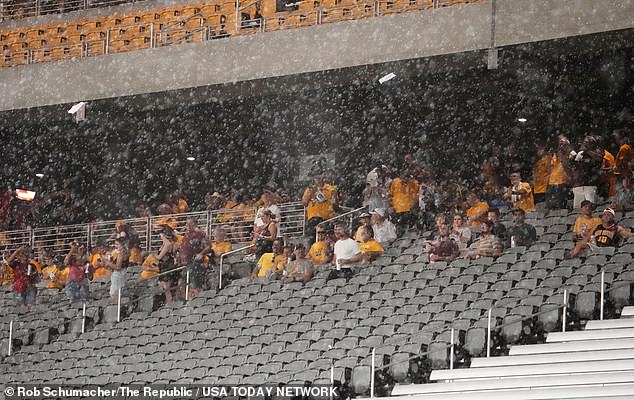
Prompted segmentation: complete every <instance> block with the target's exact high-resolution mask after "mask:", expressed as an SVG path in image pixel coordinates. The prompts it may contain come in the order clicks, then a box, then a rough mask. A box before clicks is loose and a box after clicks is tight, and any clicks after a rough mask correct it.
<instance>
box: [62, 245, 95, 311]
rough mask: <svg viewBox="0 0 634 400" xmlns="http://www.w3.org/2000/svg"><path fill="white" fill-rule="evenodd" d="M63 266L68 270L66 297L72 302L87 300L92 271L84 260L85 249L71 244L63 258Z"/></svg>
mask: <svg viewBox="0 0 634 400" xmlns="http://www.w3.org/2000/svg"><path fill="white" fill-rule="evenodd" d="M64 264H66V266H67V268H68V277H67V280H66V287H65V288H64V292H66V297H68V299H69V300H70V301H71V302H72V301H79V300H84V301H86V300H88V296H89V295H90V286H89V283H88V282H89V280H90V279H92V275H93V273H94V270H93V269H92V265H91V264H90V261H88V260H87V259H86V258H85V249H84V247H82V246H79V245H78V244H77V243H75V242H73V243H71V245H70V250H69V251H68V254H66V258H64Z"/></svg>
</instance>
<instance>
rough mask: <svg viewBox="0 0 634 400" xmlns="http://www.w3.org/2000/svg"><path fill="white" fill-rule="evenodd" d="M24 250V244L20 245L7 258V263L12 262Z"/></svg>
mask: <svg viewBox="0 0 634 400" xmlns="http://www.w3.org/2000/svg"><path fill="white" fill-rule="evenodd" d="M23 250H24V246H20V247H18V248H17V249H15V251H14V252H13V253H11V255H10V256H9V258H7V264H11V263H12V262H13V260H15V258H16V257H17V256H18V254H20V253H21V252H22V251H23Z"/></svg>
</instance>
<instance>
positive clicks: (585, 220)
mask: <svg viewBox="0 0 634 400" xmlns="http://www.w3.org/2000/svg"><path fill="white" fill-rule="evenodd" d="M593 211H594V204H592V202H591V201H590V200H584V201H582V202H581V215H580V216H579V217H577V219H576V220H575V225H574V226H573V228H572V240H573V241H575V242H578V241H579V240H582V239H583V238H584V237H586V236H588V235H591V234H592V232H594V229H595V228H596V227H597V226H599V224H601V218H599V217H594V216H592V212H593Z"/></svg>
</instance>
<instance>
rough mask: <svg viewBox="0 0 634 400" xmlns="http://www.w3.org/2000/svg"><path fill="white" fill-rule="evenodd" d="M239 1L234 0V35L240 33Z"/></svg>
mask: <svg viewBox="0 0 634 400" xmlns="http://www.w3.org/2000/svg"><path fill="white" fill-rule="evenodd" d="M240 26H241V21H240V0H236V33H238V32H240Z"/></svg>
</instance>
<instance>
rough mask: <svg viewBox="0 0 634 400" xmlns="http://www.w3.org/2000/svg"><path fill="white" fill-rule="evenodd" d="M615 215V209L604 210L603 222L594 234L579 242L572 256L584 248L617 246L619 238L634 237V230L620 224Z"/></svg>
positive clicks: (580, 252) (575, 255) (602, 214)
mask: <svg viewBox="0 0 634 400" xmlns="http://www.w3.org/2000/svg"><path fill="white" fill-rule="evenodd" d="M615 217H616V213H615V212H614V210H613V209H611V208H606V209H605V210H603V213H601V223H600V224H599V225H598V226H597V227H596V228H595V229H594V232H593V233H592V236H590V237H585V238H584V239H583V240H581V241H579V242H577V244H576V245H575V247H574V248H573V249H572V251H571V252H570V257H577V256H579V255H581V254H582V252H584V250H587V249H590V250H592V248H593V247H616V246H617V245H618V244H619V239H629V238H632V237H634V232H632V231H631V230H628V229H626V228H624V227H622V226H620V225H618V224H617V223H616V221H615Z"/></svg>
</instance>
